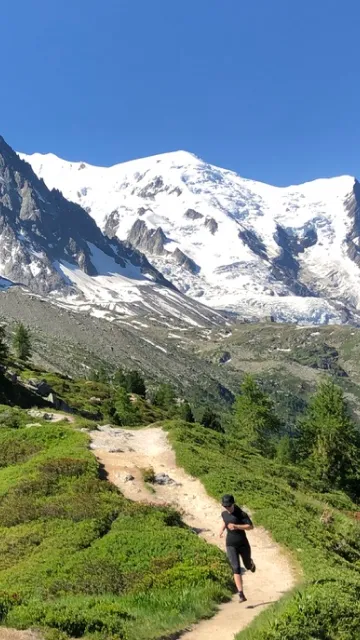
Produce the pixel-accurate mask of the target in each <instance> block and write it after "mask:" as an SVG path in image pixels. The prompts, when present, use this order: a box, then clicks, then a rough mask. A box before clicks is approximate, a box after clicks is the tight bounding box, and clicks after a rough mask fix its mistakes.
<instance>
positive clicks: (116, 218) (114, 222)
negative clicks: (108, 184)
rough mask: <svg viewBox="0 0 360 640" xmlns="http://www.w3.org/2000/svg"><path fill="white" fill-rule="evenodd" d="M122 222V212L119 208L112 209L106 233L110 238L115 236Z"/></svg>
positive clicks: (106, 225) (106, 224)
mask: <svg viewBox="0 0 360 640" xmlns="http://www.w3.org/2000/svg"><path fill="white" fill-rule="evenodd" d="M119 223H120V214H119V212H118V210H117V209H115V210H114V211H112V212H111V213H110V215H109V216H108V217H107V219H106V223H105V228H104V233H105V235H106V236H107V237H108V238H115V237H116V233H117V230H118V228H119Z"/></svg>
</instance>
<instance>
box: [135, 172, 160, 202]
mask: <svg viewBox="0 0 360 640" xmlns="http://www.w3.org/2000/svg"><path fill="white" fill-rule="evenodd" d="M161 191H164V181H163V179H162V177H161V176H157V177H156V178H154V180H152V181H151V182H149V184H147V185H146V186H145V187H143V188H142V189H141V190H140V191H139V193H138V195H139V196H140V198H150V199H152V200H153V199H154V198H155V196H156V195H157V194H158V193H160V192H161Z"/></svg>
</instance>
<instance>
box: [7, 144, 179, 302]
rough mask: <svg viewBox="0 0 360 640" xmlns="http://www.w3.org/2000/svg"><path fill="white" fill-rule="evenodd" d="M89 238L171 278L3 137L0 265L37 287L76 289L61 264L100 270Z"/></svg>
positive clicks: (120, 259) (113, 221) (122, 261)
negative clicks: (54, 184)
mask: <svg viewBox="0 0 360 640" xmlns="http://www.w3.org/2000/svg"><path fill="white" fill-rule="evenodd" d="M118 216H119V213H118V211H114V212H112V214H111V216H110V217H109V221H108V232H109V235H111V234H112V231H113V230H114V229H115V227H116V225H118V222H119V217H118ZM89 244H91V245H94V246H95V247H96V248H97V249H99V250H100V251H102V252H104V253H105V254H106V255H107V256H109V257H111V258H112V259H113V260H114V261H115V262H116V263H117V264H119V265H120V266H122V267H124V266H125V265H126V263H127V262H128V261H130V262H132V263H133V264H136V265H137V266H140V267H141V268H142V269H143V270H144V272H147V273H151V275H152V277H153V279H155V280H156V281H157V282H159V283H161V284H167V282H166V280H165V278H164V277H163V276H162V275H161V274H159V273H158V272H157V270H156V269H154V268H153V267H152V266H151V265H150V263H149V262H148V261H147V259H146V258H145V256H141V254H140V253H139V252H137V251H134V249H133V248H129V247H127V246H126V244H124V243H122V242H120V240H117V239H116V238H113V239H112V240H111V241H110V240H109V238H107V237H106V236H104V235H103V233H102V232H101V231H100V229H99V228H98V227H97V225H96V223H95V222H94V220H93V219H92V218H91V217H90V216H89V214H88V213H87V212H86V211H85V210H84V209H82V208H81V207H80V206H79V205H77V204H74V203H72V202H68V201H67V200H66V199H65V198H64V197H63V195H62V194H61V192H60V191H58V190H56V189H53V190H52V191H50V190H49V189H48V188H47V187H46V185H45V183H44V181H43V180H41V179H39V178H38V177H37V176H36V175H35V173H34V172H33V170H32V168H31V166H30V165H29V164H28V163H27V162H25V161H24V160H21V159H20V158H19V156H18V155H17V154H16V153H15V152H14V151H13V150H12V149H11V147H9V145H8V144H7V143H6V142H5V140H4V139H3V138H2V137H0V269H1V274H2V275H3V276H4V277H6V278H8V279H9V280H11V281H13V282H16V283H20V284H24V285H26V286H27V287H28V288H29V289H31V290H32V291H33V292H34V293H39V294H47V293H50V292H52V291H61V290H71V285H70V284H69V282H68V281H67V280H66V278H65V277H64V276H63V274H62V273H61V271H60V269H59V268H58V266H57V263H58V262H66V263H68V264H71V265H74V266H76V267H78V268H80V269H81V270H82V271H84V272H85V273H87V274H88V275H91V276H94V275H97V271H96V268H95V266H94V264H93V262H92V252H91V248H90V246H89Z"/></svg>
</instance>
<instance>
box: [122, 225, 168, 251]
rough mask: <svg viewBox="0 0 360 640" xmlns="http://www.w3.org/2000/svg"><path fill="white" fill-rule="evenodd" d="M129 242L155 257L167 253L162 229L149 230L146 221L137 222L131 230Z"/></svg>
mask: <svg viewBox="0 0 360 640" xmlns="http://www.w3.org/2000/svg"><path fill="white" fill-rule="evenodd" d="M128 241H129V242H130V244H131V245H132V246H133V247H136V248H137V249H140V250H141V251H146V252H148V253H151V254H155V255H159V256H160V255H163V254H164V252H165V243H166V236H165V233H164V232H163V230H162V228H161V227H158V228H157V229H148V228H147V226H146V222H144V220H139V219H138V220H136V221H135V222H134V224H133V226H132V227H131V229H130V232H129V235H128Z"/></svg>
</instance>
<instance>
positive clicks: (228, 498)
mask: <svg viewBox="0 0 360 640" xmlns="http://www.w3.org/2000/svg"><path fill="white" fill-rule="evenodd" d="M221 504H222V506H223V507H231V506H232V505H233V504H235V498H234V496H232V495H230V494H229V493H227V494H226V495H225V496H223V497H222V498H221Z"/></svg>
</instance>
